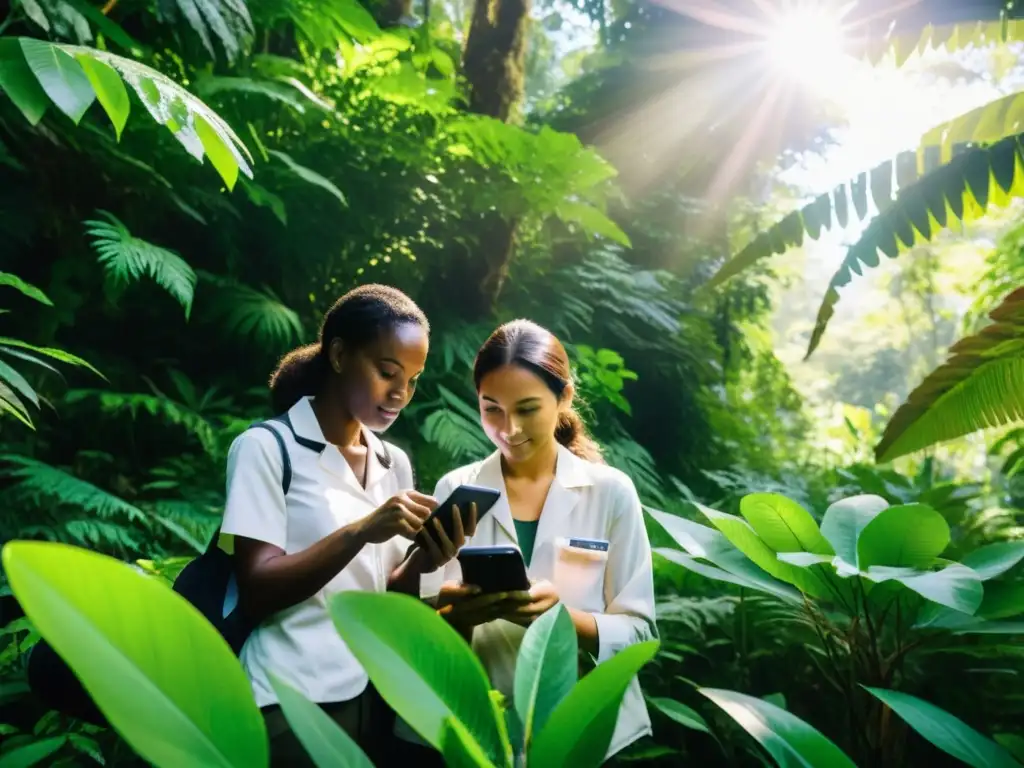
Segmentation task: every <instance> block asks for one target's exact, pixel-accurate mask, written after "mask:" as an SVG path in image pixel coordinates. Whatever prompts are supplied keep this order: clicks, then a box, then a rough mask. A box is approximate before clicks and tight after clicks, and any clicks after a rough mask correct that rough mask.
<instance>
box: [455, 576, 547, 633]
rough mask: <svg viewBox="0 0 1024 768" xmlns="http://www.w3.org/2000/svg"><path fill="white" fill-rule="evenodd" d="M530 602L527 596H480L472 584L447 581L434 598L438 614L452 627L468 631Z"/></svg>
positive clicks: (516, 593) (491, 594) (492, 593)
mask: <svg viewBox="0 0 1024 768" xmlns="http://www.w3.org/2000/svg"><path fill="white" fill-rule="evenodd" d="M531 600H532V598H531V597H530V593H529V592H491V593H489V594H481V592H480V588H479V587H474V586H473V585H471V584H462V583H460V582H458V581H446V582H445V583H444V584H442V585H441V591H440V592H439V593H438V595H437V612H438V614H439V615H441V616H443V617H444V618H445V619H447V620H448V621H449V622H450V623H451V624H453V625H454V626H456V627H459V628H462V629H471V628H473V627H475V626H478V625H480V624H487V623H488V622H491V621H494V620H495V619H500V618H501V617H502V616H506V615H508V613H509V612H510V611H512V610H514V609H515V608H517V607H518V606H520V605H526V604H528V603H529V602H530V601H531Z"/></svg>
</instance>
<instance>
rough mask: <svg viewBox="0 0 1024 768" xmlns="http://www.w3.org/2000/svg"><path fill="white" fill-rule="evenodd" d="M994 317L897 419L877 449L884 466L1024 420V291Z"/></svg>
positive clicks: (953, 354)
mask: <svg viewBox="0 0 1024 768" xmlns="http://www.w3.org/2000/svg"><path fill="white" fill-rule="evenodd" d="M989 317H990V318H991V319H992V320H993V321H994V322H993V324H992V325H990V326H988V327H987V328H985V329H983V330H982V331H981V332H980V333H977V334H975V335H973V336H968V337H966V338H963V339H961V340H960V341H958V342H957V343H956V344H954V345H953V346H952V347H950V349H949V353H950V358H949V360H948V361H947V362H946V363H945V364H943V365H941V366H939V367H938V368H936V369H935V370H934V371H932V372H931V373H930V374H929V375H928V376H927V377H926V378H925V380H924V381H923V382H921V384H920V385H919V386H918V387H917V388H916V389H915V390H914V391H913V392H911V393H910V396H909V397H908V398H907V401H906V402H905V403H904V404H903V405H901V406H900V407H899V409H898V410H897V411H896V413H894V414H893V417H892V419H891V420H890V421H889V423H888V425H886V428H885V432H884V433H883V435H882V439H881V441H880V442H879V444H878V446H877V448H875V456H876V458H877V460H878V461H879V462H883V461H891V460H892V459H895V458H897V457H899V456H904V455H906V454H908V453H913V452H914V451H918V450H921V449H922V448H927V447H929V446H932V445H935V444H936V443H940V442H945V441H947V440H952V439H954V438H957V437H963V436H964V435H968V434H970V433H972V432H976V431H977V430H980V429H985V428H987V427H998V426H1004V425H1007V424H1011V423H1014V422H1017V421H1020V420H1021V419H1024V288H1018V289H1017V290H1016V291H1014V292H1013V293H1011V294H1010V295H1008V296H1007V297H1006V298H1005V299H1003V302H1002V304H1000V305H999V307H997V308H996V309H995V310H993V311H992V313H991V314H990V315H989Z"/></svg>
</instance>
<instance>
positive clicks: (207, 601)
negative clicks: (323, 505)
mask: <svg viewBox="0 0 1024 768" xmlns="http://www.w3.org/2000/svg"><path fill="white" fill-rule="evenodd" d="M272 423H278V424H283V425H284V426H285V427H287V428H288V429H289V430H290V431H291V433H292V436H293V437H294V438H295V440H296V442H297V443H298V444H299V445H301V446H302V447H304V448H308V449H310V450H315V451H317V452H319V451H322V450H323V449H324V447H325V446H324V445H323V444H321V443H317V442H315V441H312V440H306V439H305V438H301V437H299V436H298V435H296V434H295V430H294V428H293V427H292V424H291V421H290V420H289V419H288V416H287V414H285V415H283V416H278V417H275V418H273V419H271V420H270V421H263V422H259V423H256V424H253V425H252V426H251V427H250V429H266V430H267V431H269V432H270V433H271V434H272V435H273V436H274V438H275V439H276V440H277V445H278V447H279V448H280V449H281V459H282V464H283V468H284V470H283V472H282V477H281V489H282V490H283V491H284V493H285V495H286V496H287V495H288V489H289V488H290V487H291V482H292V462H291V457H290V456H289V455H288V448H287V446H286V445H285V442H284V438H283V437H282V436H281V432H280V431H279V429H278V428H277V427H275V426H272ZM384 452H385V455H386V454H387V448H385V449H384ZM387 460H388V463H390V456H387ZM219 538H220V532H219V530H218V531H216V532H214V534H213V536H212V537H211V539H210V543H209V544H208V545H207V547H206V551H205V552H203V554H201V555H199V557H197V558H196V559H195V560H193V561H192V562H190V563H189V564H188V565H187V566H185V568H184V569H182V571H181V573H179V574H178V577H177V578H176V579H175V580H174V587H173V588H174V591H175V592H177V593H178V594H180V595H181V596H182V597H184V598H185V599H186V600H188V601H189V602H190V603H192V605H194V606H195V607H196V608H197V609H198V610H199V612H200V613H202V614H203V616H205V617H206V619H207V621H209V622H210V623H211V624H212V625H213V626H214V628H216V630H217V631H218V632H220V633H221V635H223V637H224V639H225V640H226V641H227V643H228V645H229V646H231V650H233V651H234V652H235V655H236V656H237V655H238V654H239V653H241V651H242V646H243V645H245V641H246V640H247V639H248V637H249V635H250V634H252V631H253V630H254V629H255V628H256V625H257V623H256V622H253V621H251V620H250V619H248V618H247V617H246V616H245V615H244V614H243V613H242V611H241V610H240V609H239V608H238V585H237V584H236V582H235V573H234V565H233V563H232V560H231V555H229V554H228V553H227V552H225V551H224V550H223V549H221V548H220V547H219V546H218V545H217V544H218V540H219ZM28 685H29V688H30V689H31V690H32V692H33V693H35V694H36V695H37V696H38V697H39V698H40V699H41V700H42V702H43V704H45V705H46V706H47V707H48V708H50V709H54V710H56V711H58V712H61V713H63V714H66V715H70V716H71V717H77V718H79V719H81V720H85V721H86V722H90V723H93V724H95V725H102V726H106V725H108V723H107V721H106V718H105V717H104V716H103V714H102V713H101V712H100V711H99V708H98V707H97V706H96V704H95V703H94V702H93V700H92V698H91V697H90V696H89V694H88V693H87V692H86V690H85V688H84V687H83V686H82V684H81V682H80V681H79V680H78V678H77V677H76V676H75V674H74V673H73V672H72V671H71V668H70V667H68V665H67V664H66V663H65V662H64V660H63V659H62V658H61V657H60V656H59V655H58V654H57V652H56V651H54V650H53V647H52V646H51V645H50V644H49V643H47V642H46V641H45V640H39V641H38V642H37V643H36V644H35V645H34V646H33V647H32V650H31V651H29V657H28Z"/></svg>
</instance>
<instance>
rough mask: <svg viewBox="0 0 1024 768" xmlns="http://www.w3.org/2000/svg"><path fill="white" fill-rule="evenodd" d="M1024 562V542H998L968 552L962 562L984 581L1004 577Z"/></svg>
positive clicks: (961, 559)
mask: <svg viewBox="0 0 1024 768" xmlns="http://www.w3.org/2000/svg"><path fill="white" fill-rule="evenodd" d="M1021 560H1024V541H997V542H995V543H994V544H986V545H985V546H983V547H978V548H977V549H976V550H974V551H973V552H968V553H967V554H966V555H964V556H963V557H962V558H960V562H961V563H962V564H964V565H966V566H967V567H968V568H970V569H971V570H973V571H974V572H975V573H977V574H978V575H979V576H980V577H981V580H982V581H988V580H989V579H994V578H996V577H997V576H1002V575H1003V574H1004V573H1006V572H1007V571H1009V570H1010V569H1011V568H1013V567H1014V566H1015V565H1017V563H1019V562H1020V561H1021Z"/></svg>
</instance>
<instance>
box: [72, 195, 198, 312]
mask: <svg viewBox="0 0 1024 768" xmlns="http://www.w3.org/2000/svg"><path fill="white" fill-rule="evenodd" d="M97 213H98V214H99V215H100V216H102V217H103V218H105V219H106V221H97V220H89V221H86V222H85V225H86V232H87V234H89V235H91V236H92V247H93V249H94V250H95V251H96V254H97V256H98V258H99V262H100V264H102V265H103V268H104V269H105V270H106V273H107V278H108V279H109V280H111V282H112V283H113V284H114V285H118V286H123V285H127V284H128V283H130V282H132V281H134V280H140V279H142V278H143V277H149V278H151V279H152V280H153V281H154V282H155V283H156V284H157V285H159V286H160V287H161V288H163V289H164V290H166V291H167V292H168V293H169V294H171V295H172V296H173V297H174V298H175V299H176V300H177V301H178V303H179V304H181V306H182V307H184V308H185V317H186V318H187V317H188V316H189V314H190V313H191V311H192V297H193V294H194V292H195V286H196V273H195V272H193V271H192V267H190V266H189V265H188V263H187V262H186V261H185V260H184V259H183V258H181V256H179V255H178V254H176V253H175V252H174V251H171V250H168V249H167V248H162V247H160V246H159V245H154V244H153V243H150V242H147V241H146V240H143V239H141V238H138V237H134V236H133V235H132V233H131V232H129V231H128V228H127V227H126V226H125V225H124V224H122V223H121V222H120V221H119V220H118V219H117V217H116V216H114V214H112V213H108V212H107V211H97Z"/></svg>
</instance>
